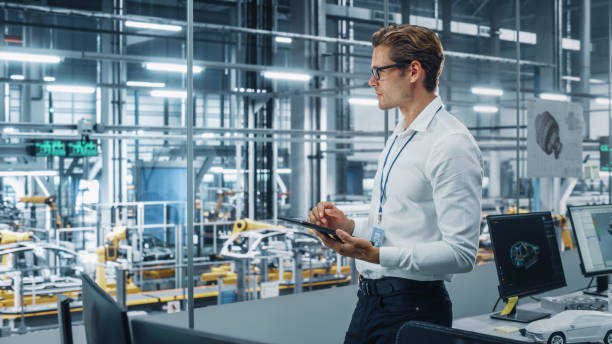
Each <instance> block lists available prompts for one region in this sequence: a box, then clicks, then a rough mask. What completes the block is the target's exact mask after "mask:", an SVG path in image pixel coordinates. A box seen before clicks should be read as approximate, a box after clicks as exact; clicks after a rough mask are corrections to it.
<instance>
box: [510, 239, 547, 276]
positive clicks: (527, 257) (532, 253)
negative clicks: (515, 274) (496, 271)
mask: <svg viewBox="0 0 612 344" xmlns="http://www.w3.org/2000/svg"><path fill="white" fill-rule="evenodd" d="M539 258H540V247H539V246H537V245H534V244H530V243H528V242H524V241H517V242H515V243H514V244H513V245H512V246H511V247H510V259H511V260H512V264H514V266H516V267H517V268H525V269H529V268H530V267H532V266H533V264H535V263H537V262H538V259H539Z"/></svg>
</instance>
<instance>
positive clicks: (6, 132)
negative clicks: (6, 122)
mask: <svg viewBox="0 0 612 344" xmlns="http://www.w3.org/2000/svg"><path fill="white" fill-rule="evenodd" d="M3 132H4V133H5V134H11V133H14V132H15V128H12V127H6V128H4V130H3Z"/></svg>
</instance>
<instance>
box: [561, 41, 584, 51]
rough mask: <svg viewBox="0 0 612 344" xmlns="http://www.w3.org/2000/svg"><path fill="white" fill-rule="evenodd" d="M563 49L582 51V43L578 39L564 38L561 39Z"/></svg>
mask: <svg viewBox="0 0 612 344" xmlns="http://www.w3.org/2000/svg"><path fill="white" fill-rule="evenodd" d="M561 47H562V48H563V49H567V50H574V51H580V41H579V40H577V39H571V38H563V39H561Z"/></svg>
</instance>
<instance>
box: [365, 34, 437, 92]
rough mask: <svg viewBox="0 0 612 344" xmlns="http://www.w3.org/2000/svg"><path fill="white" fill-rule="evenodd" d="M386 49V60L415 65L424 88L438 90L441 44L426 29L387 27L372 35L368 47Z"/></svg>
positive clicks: (434, 35)
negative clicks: (420, 70) (419, 66)
mask: <svg viewBox="0 0 612 344" xmlns="http://www.w3.org/2000/svg"><path fill="white" fill-rule="evenodd" d="M379 45H385V46H388V47H389V48H390V49H389V58H390V59H391V60H392V61H395V62H408V61H419V62H420V63H421V66H422V67H423V69H424V70H425V88H426V89H427V90H428V91H430V92H433V91H434V90H435V89H436V87H438V82H439V80H440V74H442V68H443V67H444V54H443V52H442V43H440V40H439V39H438V36H436V34H435V33H434V32H433V31H431V30H429V29H428V28H425V27H422V26H417V25H407V24H406V25H389V26H385V27H383V28H381V29H380V30H378V31H376V32H375V33H374V34H373V35H372V46H373V47H374V48H376V47H377V46H379Z"/></svg>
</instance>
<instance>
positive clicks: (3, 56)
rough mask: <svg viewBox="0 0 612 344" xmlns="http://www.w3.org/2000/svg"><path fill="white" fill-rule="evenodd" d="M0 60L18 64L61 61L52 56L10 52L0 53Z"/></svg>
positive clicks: (57, 57)
mask: <svg viewBox="0 0 612 344" xmlns="http://www.w3.org/2000/svg"><path fill="white" fill-rule="evenodd" d="M0 60H8V61H18V62H39V63H58V62H60V61H61V60H62V59H61V58H60V57H59V56H54V55H39V54H26V53H14V52H10V51H0Z"/></svg>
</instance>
